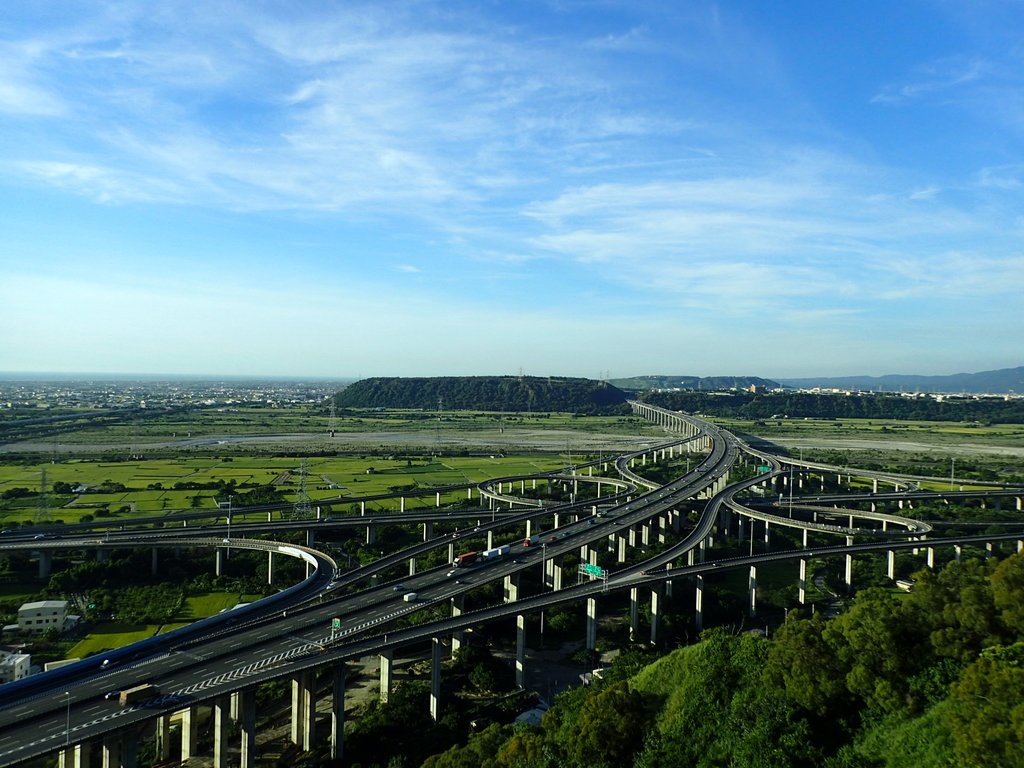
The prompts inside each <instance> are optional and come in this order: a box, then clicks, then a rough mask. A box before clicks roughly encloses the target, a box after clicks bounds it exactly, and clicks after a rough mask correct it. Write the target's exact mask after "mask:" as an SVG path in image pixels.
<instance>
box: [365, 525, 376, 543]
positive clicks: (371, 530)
mask: <svg viewBox="0 0 1024 768" xmlns="http://www.w3.org/2000/svg"><path fill="white" fill-rule="evenodd" d="M366 543H367V544H376V543H377V526H375V525H368V526H366Z"/></svg>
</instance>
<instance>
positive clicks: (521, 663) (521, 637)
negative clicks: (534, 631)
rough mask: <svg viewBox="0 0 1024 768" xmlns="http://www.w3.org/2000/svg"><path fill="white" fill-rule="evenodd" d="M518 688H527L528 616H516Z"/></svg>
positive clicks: (520, 614)
mask: <svg viewBox="0 0 1024 768" xmlns="http://www.w3.org/2000/svg"><path fill="white" fill-rule="evenodd" d="M516 687H517V688H525V687H526V616H525V615H524V614H522V613H517V614H516Z"/></svg>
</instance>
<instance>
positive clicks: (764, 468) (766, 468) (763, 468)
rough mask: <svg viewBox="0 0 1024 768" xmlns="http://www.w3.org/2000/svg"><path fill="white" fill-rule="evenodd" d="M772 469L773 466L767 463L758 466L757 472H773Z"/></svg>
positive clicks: (761, 473) (760, 473)
mask: <svg viewBox="0 0 1024 768" xmlns="http://www.w3.org/2000/svg"><path fill="white" fill-rule="evenodd" d="M771 471H772V468H771V467H769V466H767V465H766V466H763V467H758V468H757V474H759V475H763V474H765V473H766V472H771Z"/></svg>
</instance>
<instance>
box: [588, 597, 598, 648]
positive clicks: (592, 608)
mask: <svg viewBox="0 0 1024 768" xmlns="http://www.w3.org/2000/svg"><path fill="white" fill-rule="evenodd" d="M595 648H597V598H595V597H588V598H587V650H588V651H592V650H594V649H595Z"/></svg>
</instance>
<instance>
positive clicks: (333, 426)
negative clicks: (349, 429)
mask: <svg viewBox="0 0 1024 768" xmlns="http://www.w3.org/2000/svg"><path fill="white" fill-rule="evenodd" d="M337 428H338V404H337V403H336V402H334V395H331V420H330V422H328V424H327V431H328V432H329V433H330V435H331V437H334V433H335V432H336V431H337Z"/></svg>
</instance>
